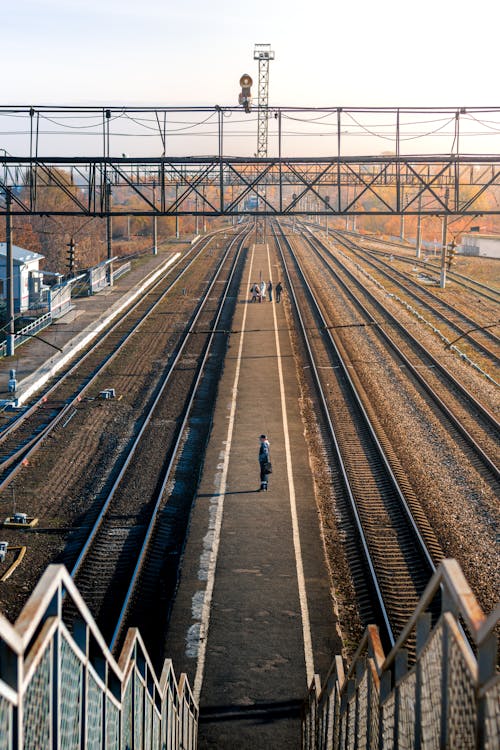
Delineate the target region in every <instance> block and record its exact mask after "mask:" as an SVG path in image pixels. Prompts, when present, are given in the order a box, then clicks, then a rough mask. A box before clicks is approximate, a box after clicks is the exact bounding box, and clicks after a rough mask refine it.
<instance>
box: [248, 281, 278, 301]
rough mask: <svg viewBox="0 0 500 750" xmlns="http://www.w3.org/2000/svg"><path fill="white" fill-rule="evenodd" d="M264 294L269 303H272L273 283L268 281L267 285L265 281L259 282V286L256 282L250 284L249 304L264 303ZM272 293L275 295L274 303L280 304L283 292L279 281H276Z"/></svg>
mask: <svg viewBox="0 0 500 750" xmlns="http://www.w3.org/2000/svg"><path fill="white" fill-rule="evenodd" d="M266 292H267V294H268V297H269V302H272V301H273V282H272V281H268V282H267V284H266V282H265V281H261V282H260V284H259V283H258V282H255V284H252V286H251V287H250V293H251V295H252V296H251V298H250V302H265V301H266ZM274 292H275V294H276V302H281V294H282V292H283V286H282V284H281V281H278V283H277V284H276V286H275V287H274Z"/></svg>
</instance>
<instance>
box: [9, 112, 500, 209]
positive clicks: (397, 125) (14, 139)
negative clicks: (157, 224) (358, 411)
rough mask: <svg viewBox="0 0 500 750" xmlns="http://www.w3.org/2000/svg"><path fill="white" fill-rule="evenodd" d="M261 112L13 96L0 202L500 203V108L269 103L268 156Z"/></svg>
mask: <svg viewBox="0 0 500 750" xmlns="http://www.w3.org/2000/svg"><path fill="white" fill-rule="evenodd" d="M254 122H255V121H254V120H252V115H251V114H250V115H246V114H245V113H244V112H243V111H242V110H241V109H240V108H237V107H219V106H214V107H184V108H168V107H159V108H153V107H142V108H138V107H36V108H35V107H11V106H9V107H1V106H0V143H1V144H4V145H5V148H2V147H0V214H3V215H5V214H6V213H10V214H11V215H51V216H57V215H69V216H89V217H94V216H95V217H111V216H133V215H138V216H183V215H190V216H213V217H215V216H227V217H234V216H256V217H259V216H262V217H264V216H267V217H272V216H294V215H305V214H308V215H311V216H324V215H327V216H346V215H353V216H354V215H363V214H376V215H422V216H424V215H428V216H452V215H457V216H467V215H470V216H474V215H487V214H500V107H498V108H491V107H489V108H488V107H485V108H458V109H457V108H420V109H416V108H363V109H361V108H338V107H337V108H321V109H312V108H298V107H288V108H286V107H278V108H276V107H269V108H268V125H269V149H268V155H267V156H266V157H260V158H259V157H256V156H255V155H254V154H252V153H251V151H252V147H253V145H254V140H255V130H254V128H253V123H254ZM13 123H14V125H13ZM145 138H146V139H147V140H146V141H145V140H144V139H145ZM138 143H139V145H140V152H139V153H138V154H135V155H134V154H132V153H131V151H132V150H134V149H135V148H136V147H137V145H138ZM235 148H236V149H237V151H238V155H231V154H230V152H231V151H232V150H234V149H235ZM410 149H411V152H410ZM320 150H321V152H323V153H324V152H326V153H328V154H329V155H326V156H325V155H319V156H318V155H315V154H317V152H318V151H320ZM89 151H90V152H91V153H92V154H93V155H89V154H88V152H89ZM125 152H127V153H125ZM207 152H208V155H207ZM186 153H188V154H189V156H185V155H183V154H186ZM115 154H116V155H115ZM297 154H302V155H297Z"/></svg>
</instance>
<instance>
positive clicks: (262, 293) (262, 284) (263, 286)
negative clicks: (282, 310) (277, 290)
mask: <svg viewBox="0 0 500 750" xmlns="http://www.w3.org/2000/svg"><path fill="white" fill-rule="evenodd" d="M260 296H261V297H262V302H265V301H266V282H265V281H264V279H262V281H261V282H260Z"/></svg>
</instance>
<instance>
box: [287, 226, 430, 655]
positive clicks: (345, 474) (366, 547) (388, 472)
mask: <svg viewBox="0 0 500 750" xmlns="http://www.w3.org/2000/svg"><path fill="white" fill-rule="evenodd" d="M285 242H286V245H287V246H288V250H289V252H290V253H291V256H292V258H293V259H294V263H295V266H296V267H297V269H298V272H299V276H300V278H301V283H302V285H303V287H304V288H305V289H306V292H307V296H308V299H309V300H310V304H311V307H312V308H313V309H314V315H315V317H316V318H317V319H318V320H319V321H320V324H321V327H322V329H323V331H324V333H325V334H326V336H327V339H328V341H329V345H330V347H331V350H332V351H333V352H334V353H335V358H336V360H337V361H338V362H339V365H340V368H341V371H342V375H343V377H344V380H345V382H346V383H347V385H348V388H349V390H350V393H351V396H352V399H353V401H354V402H355V404H356V409H357V412H358V413H359V415H360V418H361V419H362V420H363V423H364V427H365V429H366V431H367V433H368V435H369V436H370V440H371V441H372V445H373V446H374V447H375V449H376V451H377V455H378V456H379V462H380V466H381V467H383V472H384V475H385V477H386V479H388V480H389V482H390V484H391V486H392V487H393V490H394V492H395V496H396V497H397V501H398V503H399V507H400V509H402V513H403V517H404V519H405V521H404V522H405V524H406V526H407V528H408V529H409V530H410V532H411V535H412V537H413V539H414V540H415V542H416V547H417V548H418V550H419V554H420V556H421V561H422V565H424V566H426V567H427V569H428V572H429V576H430V575H431V574H432V572H433V571H434V570H435V565H434V562H433V560H432V557H431V555H430V553H429V550H428V549H427V546H426V544H425V542H424V540H423V537H422V535H421V533H420V530H419V528H418V525H417V524H416V522H415V519H414V517H413V514H412V512H411V510H410V508H409V506H408V504H407V501H406V499H405V497H404V493H403V491H402V490H401V488H400V486H399V482H398V480H397V478H396V476H395V474H394V472H393V470H392V467H391V465H390V462H389V460H388V458H387V456H386V454H385V451H384V449H383V447H382V445H381V443H380V441H379V439H378V437H377V435H376V432H375V430H374V428H373V426H372V424H371V421H370V419H369V417H368V414H367V412H366V410H365V407H364V405H363V403H362V400H361V398H360V396H359V394H358V393H357V389H356V387H355V385H354V382H353V380H352V378H351V376H350V374H349V372H348V367H347V365H346V364H345V363H344V361H343V358H342V355H341V353H340V351H339V349H338V347H337V345H336V342H335V340H334V338H333V336H332V334H331V331H330V330H329V329H328V325H327V323H326V321H325V319H324V316H323V314H322V312H321V310H320V308H319V305H318V303H317V302H316V299H315V296H314V293H313V291H312V288H311V286H310V284H309V282H308V281H307V279H306V277H305V274H304V271H303V269H302V266H301V264H300V262H299V260H298V258H297V256H296V255H295V254H294V253H293V250H292V248H291V245H290V243H289V242H288V240H287V239H286V238H285ZM279 246H280V252H281V253H282V257H283V262H284V266H285V268H286V272H287V276H288V283H289V284H290V290H291V293H292V290H293V293H292V294H293V299H294V302H295V305H296V310H297V315H298V317H299V320H300V323H301V331H302V337H303V339H304V341H305V342H306V341H308V339H309V336H308V332H307V329H306V327H305V325H304V322H303V319H302V316H301V315H300V314H299V307H298V300H297V295H296V292H295V289H294V286H293V283H292V280H291V277H290V275H289V272H288V267H287V265H286V260H285V258H284V254H283V251H282V249H281V245H279ZM306 347H307V350H308V356H309V358H310V361H311V366H312V362H314V355H313V354H312V350H311V347H310V345H309V343H307V344H306ZM313 372H314V374H315V381H316V385H317V388H318V392H319V393H321V394H322V395H321V401H322V404H323V409H326V414H328V413H329V409H328V405H327V403H326V398H325V396H324V394H323V387H322V385H321V379H320V377H319V373H318V371H317V368H316V366H314V368H313ZM327 423H328V425H329V430H330V434H331V436H332V440H333V443H334V446H335V450H336V453H337V456H338V460H339V465H340V467H341V473H342V478H343V481H344V484H345V487H346V490H347V494H348V497H349V500H350V502H351V507H352V512H353V515H354V517H355V519H356V527H357V529H358V533H359V535H360V540H361V545H362V548H363V553H364V556H365V558H366V560H367V561H369V562H368V567H369V570H370V576H371V578H372V581H373V586H374V589H375V591H376V594H377V602H378V606H379V608H380V611H381V612H382V616H383V622H384V624H385V627H386V629H387V638H388V640H389V642H391V643H392V644H393V643H394V632H393V627H392V625H391V622H390V621H391V615H390V614H389V612H388V608H387V606H386V604H385V602H384V595H383V592H382V590H383V585H382V584H381V583H380V580H379V574H378V573H377V572H376V563H375V562H374V561H373V558H372V553H371V551H370V542H369V541H368V539H367V537H366V534H365V532H364V529H363V523H362V520H361V516H362V512H361V510H360V509H359V508H358V504H359V500H358V499H357V498H356V496H355V492H354V490H353V489H352V488H351V480H350V479H349V470H348V468H347V467H346V465H345V459H344V457H343V455H342V449H341V448H340V445H339V443H338V441H337V438H336V435H335V429H334V427H333V424H332V422H331V419H330V417H329V416H328V417H327Z"/></svg>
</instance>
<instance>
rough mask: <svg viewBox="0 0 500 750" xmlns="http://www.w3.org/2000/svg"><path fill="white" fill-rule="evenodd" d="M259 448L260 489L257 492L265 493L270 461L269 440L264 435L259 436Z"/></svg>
mask: <svg viewBox="0 0 500 750" xmlns="http://www.w3.org/2000/svg"><path fill="white" fill-rule="evenodd" d="M259 440H260V446H259V466H260V488H259V492H267V481H268V480H267V477H268V476H269V474H270V473H271V472H270V471H269V470H270V468H271V461H270V456H269V440H268V439H267V437H266V435H261V436H260V438H259Z"/></svg>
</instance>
